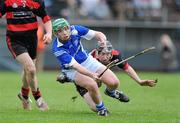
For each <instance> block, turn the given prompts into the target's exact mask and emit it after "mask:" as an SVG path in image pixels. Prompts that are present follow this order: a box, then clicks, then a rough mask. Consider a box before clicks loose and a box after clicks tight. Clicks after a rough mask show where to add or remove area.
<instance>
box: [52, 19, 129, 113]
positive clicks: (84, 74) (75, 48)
mask: <svg viewBox="0 0 180 123" xmlns="http://www.w3.org/2000/svg"><path fill="white" fill-rule="evenodd" d="M53 33H54V35H55V36H56V38H55V40H54V41H53V46H52V49H53V53H54V55H55V56H56V58H57V59H58V61H59V64H60V67H61V70H62V73H63V74H65V75H66V76H67V77H68V79H70V80H72V81H73V82H75V84H77V85H79V86H81V87H83V88H86V89H87V90H88V92H89V96H90V97H91V99H92V100H93V102H94V103H95V105H96V106H95V107H96V109H95V110H96V111H97V114H98V115H100V116H107V114H108V110H107V108H106V107H105V105H104V103H103V101H102V99H101V94H100V92H99V89H98V85H97V83H96V81H97V80H101V81H102V82H103V83H104V84H105V85H106V90H105V92H106V94H107V95H108V96H110V97H113V98H116V99H118V100H125V101H129V100H128V97H127V96H126V95H125V94H123V93H122V92H120V91H118V90H117V88H118V85H119V80H118V78H117V77H116V75H115V74H114V73H113V72H112V71H111V70H110V69H108V70H107V71H106V72H105V73H104V74H103V75H102V77H101V78H99V77H98V76H99V74H100V73H101V72H102V71H103V70H104V69H105V68H106V66H104V65H103V64H102V63H100V62H98V61H97V60H96V59H94V58H93V57H92V56H91V55H89V54H88V53H87V52H86V51H85V50H84V48H83V46H82V44H81V41H80V39H81V38H85V39H87V40H91V39H92V38H95V39H96V40H97V41H99V42H100V43H101V45H102V46H104V47H106V40H107V39H106V36H105V35H104V34H103V33H102V32H99V31H95V30H91V29H88V28H86V27H84V26H80V25H70V24H69V23H68V22H67V20H65V19H64V18H59V19H56V20H54V21H53Z"/></svg>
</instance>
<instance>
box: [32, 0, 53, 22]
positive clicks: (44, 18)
mask: <svg viewBox="0 0 180 123" xmlns="http://www.w3.org/2000/svg"><path fill="white" fill-rule="evenodd" d="M39 4H40V7H39V8H37V10H36V11H35V14H36V15H37V16H39V17H41V19H42V21H43V23H46V22H47V21H49V20H50V19H51V18H50V16H49V15H47V12H46V9H45V4H44V1H43V0H39Z"/></svg>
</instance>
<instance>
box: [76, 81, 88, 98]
mask: <svg viewBox="0 0 180 123" xmlns="http://www.w3.org/2000/svg"><path fill="white" fill-rule="evenodd" d="M75 86H76V90H77V92H78V93H79V94H80V95H81V96H82V97H83V96H84V95H85V94H86V93H87V92H88V90H87V89H86V88H83V87H81V86H79V85H76V84H75Z"/></svg>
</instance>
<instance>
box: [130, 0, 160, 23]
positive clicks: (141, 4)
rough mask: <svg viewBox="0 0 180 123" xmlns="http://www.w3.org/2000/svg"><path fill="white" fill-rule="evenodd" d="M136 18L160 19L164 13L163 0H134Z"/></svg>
mask: <svg viewBox="0 0 180 123" xmlns="http://www.w3.org/2000/svg"><path fill="white" fill-rule="evenodd" d="M133 5H134V9H135V16H136V17H137V18H139V19H145V20H150V19H160V18H161V15H162V14H161V12H162V10H161V9H162V2H161V0H133Z"/></svg>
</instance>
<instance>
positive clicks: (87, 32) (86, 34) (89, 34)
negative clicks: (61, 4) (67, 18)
mask: <svg viewBox="0 0 180 123" xmlns="http://www.w3.org/2000/svg"><path fill="white" fill-rule="evenodd" d="M75 29H76V30H77V31H78V34H79V35H80V36H81V37H83V38H85V39H87V40H91V39H92V38H93V37H94V36H95V31H94V30H91V29H89V28H86V27H84V26H80V25H75Z"/></svg>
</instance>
